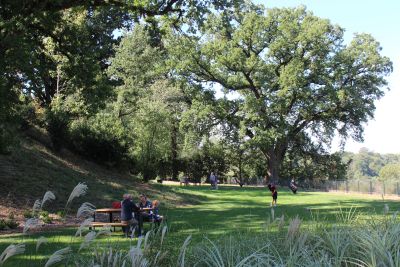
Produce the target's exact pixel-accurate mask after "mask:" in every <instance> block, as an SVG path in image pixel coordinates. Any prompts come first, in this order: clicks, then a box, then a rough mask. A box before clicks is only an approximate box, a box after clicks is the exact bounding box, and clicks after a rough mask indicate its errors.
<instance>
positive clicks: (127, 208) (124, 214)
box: [121, 194, 141, 236]
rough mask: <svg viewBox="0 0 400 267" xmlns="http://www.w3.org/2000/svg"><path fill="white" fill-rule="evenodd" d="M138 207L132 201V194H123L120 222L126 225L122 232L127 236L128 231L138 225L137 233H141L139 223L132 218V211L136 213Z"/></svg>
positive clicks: (138, 209)
mask: <svg viewBox="0 0 400 267" xmlns="http://www.w3.org/2000/svg"><path fill="white" fill-rule="evenodd" d="M139 211H140V208H139V207H138V206H136V204H135V203H133V201H132V195H130V194H124V195H123V200H122V202H121V223H126V224H127V225H128V227H124V229H123V230H124V233H125V235H126V236H128V234H129V231H130V230H132V229H133V228H135V227H136V226H138V225H139V233H141V225H140V224H138V221H137V220H136V219H135V218H134V216H133V213H135V212H136V213H138V212H139Z"/></svg>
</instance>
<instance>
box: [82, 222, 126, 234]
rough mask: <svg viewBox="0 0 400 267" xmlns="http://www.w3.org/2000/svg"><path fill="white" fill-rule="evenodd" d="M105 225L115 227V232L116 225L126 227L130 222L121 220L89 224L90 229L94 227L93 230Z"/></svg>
mask: <svg viewBox="0 0 400 267" xmlns="http://www.w3.org/2000/svg"><path fill="white" fill-rule="evenodd" d="M104 226H110V227H113V228H114V232H115V227H125V226H128V224H126V223H121V222H111V223H109V222H91V223H90V225H89V229H90V230H91V229H92V228H93V230H96V227H104Z"/></svg>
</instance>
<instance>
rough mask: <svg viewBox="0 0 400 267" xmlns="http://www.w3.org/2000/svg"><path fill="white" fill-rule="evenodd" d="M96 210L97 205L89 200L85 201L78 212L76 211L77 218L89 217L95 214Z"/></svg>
mask: <svg viewBox="0 0 400 267" xmlns="http://www.w3.org/2000/svg"><path fill="white" fill-rule="evenodd" d="M95 211H96V207H95V206H94V205H93V204H92V203H89V202H84V203H83V204H82V205H81V206H80V207H79V209H78V212H77V213H76V217H77V218H81V217H83V218H88V217H91V216H93V214H94V213H95Z"/></svg>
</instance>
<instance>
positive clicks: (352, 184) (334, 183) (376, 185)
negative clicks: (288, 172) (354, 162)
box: [226, 177, 400, 196]
mask: <svg viewBox="0 0 400 267" xmlns="http://www.w3.org/2000/svg"><path fill="white" fill-rule="evenodd" d="M226 182H227V183H231V184H235V183H236V181H235V180H234V179H227V181H226ZM244 182H245V184H246V185H258V186H262V185H265V179H264V178H263V177H254V178H247V179H245V181H244ZM296 182H297V184H298V186H299V187H300V188H303V189H310V190H315V189H316V190H321V191H341V192H358V193H364V194H378V195H398V196H400V181H378V180H362V179H360V180H329V181H318V180H306V181H296ZM278 184H279V185H280V186H287V185H289V180H287V179H281V180H280V181H279V182H278Z"/></svg>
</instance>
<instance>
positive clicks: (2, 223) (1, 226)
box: [0, 219, 7, 230]
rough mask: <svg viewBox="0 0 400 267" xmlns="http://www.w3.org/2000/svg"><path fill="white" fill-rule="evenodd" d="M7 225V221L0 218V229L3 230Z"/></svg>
mask: <svg viewBox="0 0 400 267" xmlns="http://www.w3.org/2000/svg"><path fill="white" fill-rule="evenodd" d="M6 227H7V223H6V221H5V220H3V219H0V230H4V229H5V228H6Z"/></svg>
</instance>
